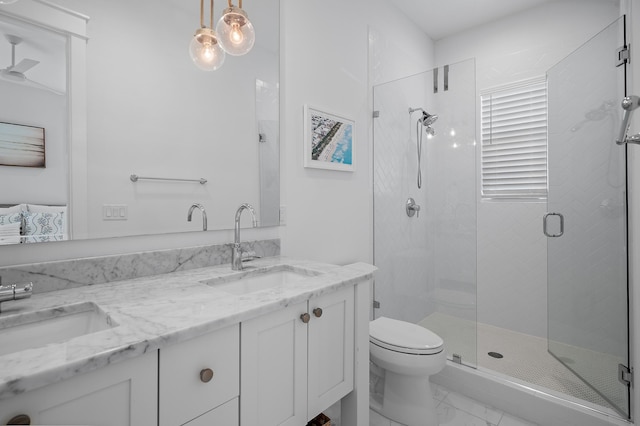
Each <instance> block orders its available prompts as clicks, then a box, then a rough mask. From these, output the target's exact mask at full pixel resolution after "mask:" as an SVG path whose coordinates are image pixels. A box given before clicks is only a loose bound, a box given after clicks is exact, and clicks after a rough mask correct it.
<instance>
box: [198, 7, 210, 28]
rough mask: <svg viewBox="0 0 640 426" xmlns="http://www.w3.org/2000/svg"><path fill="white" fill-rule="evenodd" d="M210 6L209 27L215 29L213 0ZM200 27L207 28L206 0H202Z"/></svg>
mask: <svg viewBox="0 0 640 426" xmlns="http://www.w3.org/2000/svg"><path fill="white" fill-rule="evenodd" d="M210 7H211V10H210V15H209V28H212V29H213V0H211V4H210ZM200 28H206V27H205V25H204V0H200Z"/></svg>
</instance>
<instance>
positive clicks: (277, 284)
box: [203, 269, 317, 295]
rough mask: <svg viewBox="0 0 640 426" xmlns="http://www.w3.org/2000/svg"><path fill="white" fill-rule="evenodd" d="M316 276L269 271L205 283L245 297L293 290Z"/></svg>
mask: <svg viewBox="0 0 640 426" xmlns="http://www.w3.org/2000/svg"><path fill="white" fill-rule="evenodd" d="M314 275H317V274H315V273H310V272H308V271H304V272H302V271H300V272H298V271H295V270H288V269H286V270H268V271H266V272H256V273H253V272H249V273H246V274H239V275H238V276H233V277H229V276H226V277H218V278H213V279H211V280H207V281H203V282H204V283H205V284H207V285H209V286H211V287H213V288H215V289H216V290H220V291H224V292H226V293H231V294H235V295H243V294H248V293H255V292H258V291H263V290H269V289H273V288H292V287H294V286H296V285H298V284H300V283H302V282H304V281H305V280H307V279H309V278H311V277H312V276H314Z"/></svg>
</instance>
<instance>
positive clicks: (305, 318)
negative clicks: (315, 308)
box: [300, 312, 311, 324]
mask: <svg viewBox="0 0 640 426" xmlns="http://www.w3.org/2000/svg"><path fill="white" fill-rule="evenodd" d="M300 319H301V320H302V322H303V323H305V324H306V323H308V322H309V320H310V319H311V315H309V313H308V312H305V313H304V314H302V315H300Z"/></svg>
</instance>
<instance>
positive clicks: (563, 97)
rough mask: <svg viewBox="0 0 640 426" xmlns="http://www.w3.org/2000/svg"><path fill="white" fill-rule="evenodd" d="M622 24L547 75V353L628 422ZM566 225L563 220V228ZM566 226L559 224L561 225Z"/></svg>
mask: <svg viewBox="0 0 640 426" xmlns="http://www.w3.org/2000/svg"><path fill="white" fill-rule="evenodd" d="M624 44H625V41H624V18H620V20H618V21H616V22H614V23H613V24H612V25H610V26H609V27H607V28H606V29H604V30H603V31H602V32H600V33H599V34H598V35H597V36H595V37H594V38H592V39H591V40H590V41H589V42H587V43H586V44H585V45H583V46H582V47H581V48H579V49H578V50H576V51H575V52H573V53H572V54H571V55H570V56H568V57H567V58H565V59H564V60H563V61H562V62H560V63H558V64H557V65H556V66H554V67H553V68H552V69H550V70H549V72H548V73H547V78H548V99H549V135H548V136H549V141H548V144H549V145H548V149H549V153H548V167H549V194H548V213H549V215H548V216H547V217H546V219H545V224H546V226H547V234H548V235H552V237H549V238H548V239H547V256H548V259H547V274H548V315H549V317H548V326H549V330H548V345H549V352H550V353H551V354H552V355H554V356H555V357H556V358H557V359H558V360H559V361H560V362H562V363H563V364H564V365H566V366H567V367H568V368H569V369H570V370H572V371H573V372H574V373H575V374H576V375H578V376H579V377H580V378H581V379H582V380H583V381H585V382H586V383H587V384H589V385H590V386H591V387H592V388H593V389H594V390H596V391H597V393H598V394H599V395H600V396H601V397H602V398H603V400H604V401H606V402H605V403H602V402H598V401H592V402H594V403H596V404H599V405H604V406H610V407H613V408H615V410H617V411H618V412H620V413H622V414H623V415H624V416H625V417H628V416H629V388H628V386H626V385H625V384H623V383H621V382H620V381H619V380H618V374H619V373H618V368H619V364H622V365H624V366H628V365H629V356H628V354H629V350H628V302H627V300H628V291H627V290H628V287H627V253H626V167H625V164H626V160H625V148H624V147H621V146H618V145H616V143H615V139H616V136H617V133H618V131H619V128H620V122H621V112H622V109H621V107H620V102H621V100H622V98H623V96H624V77H625V76H624V66H620V67H616V65H615V64H614V60H613V58H614V56H615V52H616V49H618V48H619V47H621V46H623V45H624ZM561 222H563V223H562V224H561ZM561 225H562V226H561Z"/></svg>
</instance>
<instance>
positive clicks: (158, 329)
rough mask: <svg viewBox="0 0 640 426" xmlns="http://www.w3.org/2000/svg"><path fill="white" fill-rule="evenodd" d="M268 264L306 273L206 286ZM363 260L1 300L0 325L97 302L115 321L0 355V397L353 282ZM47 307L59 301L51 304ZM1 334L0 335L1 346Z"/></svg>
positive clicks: (280, 261) (363, 273)
mask: <svg viewBox="0 0 640 426" xmlns="http://www.w3.org/2000/svg"><path fill="white" fill-rule="evenodd" d="M269 269H276V270H278V269H284V270H292V271H295V272H298V273H301V274H304V275H307V277H304V279H302V280H301V281H300V282H299V283H296V284H295V285H291V286H285V287H276V288H271V289H266V290H262V291H256V292H253V293H248V294H243V295H234V294H231V293H228V292H225V291H223V290H220V289H217V288H216V285H207V284H206V283H205V281H209V280H214V281H215V282H216V284H220V283H227V282H230V281H234V280H235V279H237V278H238V277H239V276H250V275H253V274H259V273H261V272H264V271H266V270H269ZM375 269H376V268H375V267H374V266H372V265H369V264H366V263H355V264H351V265H346V266H336V265H329V264H324V263H317V262H309V261H301V260H296V259H290V258H285V257H271V258H264V259H259V260H255V261H252V262H247V263H246V264H245V269H244V270H243V271H240V272H238V271H232V270H231V267H230V265H229V264H225V265H219V266H211V267H205V268H198V269H192V270H188V271H180V272H174V273H168V274H162V275H156V276H149V277H143V278H136V279H131V280H126V281H118V282H111V283H106V284H100V285H93V286H84V287H78V288H73V289H68V290H59V291H53V292H49V293H42V294H36V295H34V296H32V297H31V298H29V299H24V300H20V301H14V302H5V303H3V304H2V313H1V314H0V331H1V329H3V328H6V327H10V326H11V324H15V323H16V322H21V321H24V318H26V317H28V316H35V317H37V316H39V315H42V314H43V313H45V312H48V313H51V312H56V313H60V312H65V311H72V310H73V309H76V310H77V309H79V310H84V309H94V310H96V309H97V311H98V312H99V313H100V314H101V315H103V316H106V317H107V318H106V319H105V320H108V321H109V322H111V323H112V324H117V325H115V326H113V327H111V328H108V329H106V330H102V331H98V332H94V333H91V334H86V335H83V336H79V337H75V338H72V339H70V340H67V341H65V342H61V343H51V344H49V345H47V346H44V347H37V348H31V349H25V350H21V351H19V352H13V353H8V354H4V355H3V353H4V352H3V351H2V349H0V399H6V398H9V397H11V396H14V395H17V394H20V393H23V392H27V391H30V390H33V389H37V388H39V387H42V386H45V385H48V384H52V383H56V382H58V381H60V380H64V379H67V378H69V377H72V376H74V375H76V374H79V373H84V372H88V371H92V370H95V369H98V368H101V367H104V366H107V365H109V364H112V363H115V362H118V361H120V360H124V359H128V358H132V357H135V356H138V355H142V354H144V353H147V352H149V351H154V350H157V349H159V348H162V347H163V346H167V345H170V344H174V343H178V342H181V341H185V340H188V339H190V338H193V337H196V336H198V335H201V334H204V333H206V332H209V331H213V330H216V329H219V328H222V327H225V326H227V325H232V324H236V323H239V322H241V321H245V320H247V319H250V318H254V317H257V316H260V315H263V314H267V313H269V312H273V311H276V310H278V309H280V308H281V307H283V306H287V305H289V304H292V303H297V302H301V301H304V300H307V299H309V298H311V297H315V296H320V295H322V294H325V293H328V292H332V291H335V290H337V289H340V288H342V287H346V286H349V285H354V284H355V283H358V282H361V281H363V280H367V279H369V278H371V277H372V276H373V272H374V271H375ZM51 308H56V309H55V311H51ZM1 345H2V338H1V337H0V346H1Z"/></svg>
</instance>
